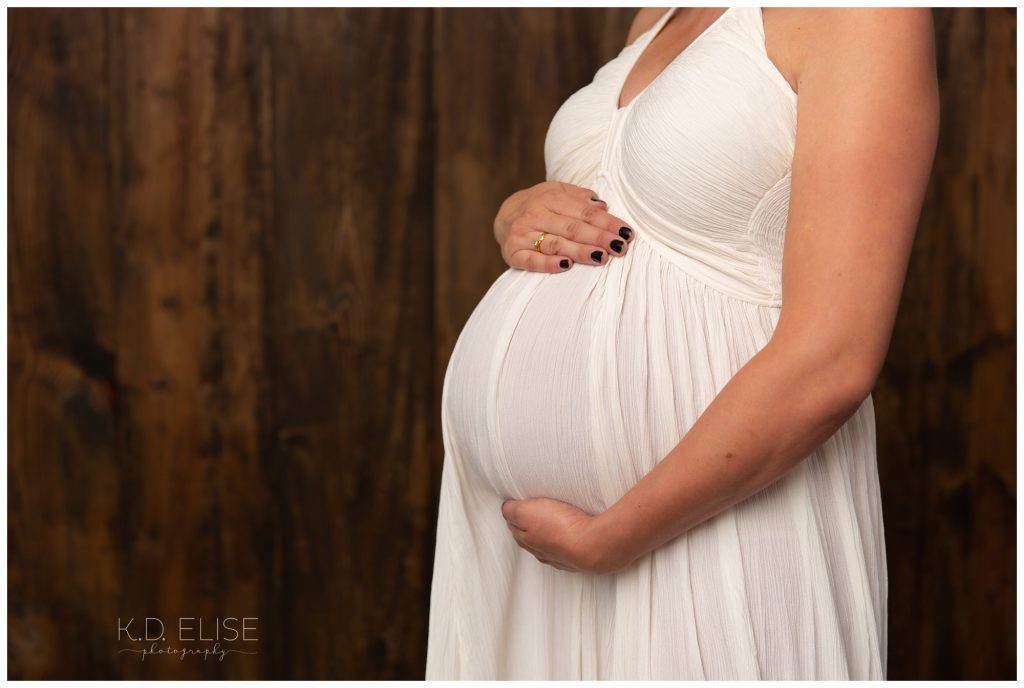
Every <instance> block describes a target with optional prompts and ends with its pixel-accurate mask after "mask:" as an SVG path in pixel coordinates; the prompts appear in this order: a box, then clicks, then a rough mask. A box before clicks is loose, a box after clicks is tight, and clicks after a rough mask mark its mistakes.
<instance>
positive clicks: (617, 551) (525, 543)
mask: <svg viewBox="0 0 1024 688" xmlns="http://www.w3.org/2000/svg"><path fill="white" fill-rule="evenodd" d="M501 515H502V516H504V517H505V521H506V523H507V524H508V529H509V531H511V533H512V537H513V538H515V541H516V542H517V543H518V544H519V546H520V547H522V548H523V549H525V550H526V551H527V552H529V553H531V554H532V555H533V556H535V557H536V558H537V560H538V561H540V562H541V563H542V564H549V565H550V566H554V567H555V568H556V569H561V570H562V571H590V572H592V573H612V572H614V571H618V570H619V569H621V568H624V567H625V566H627V565H628V564H629V563H631V562H632V561H633V560H634V559H635V558H636V557H637V556H639V554H640V553H639V552H637V553H635V555H634V554H632V553H631V552H629V551H627V550H628V546H623V545H621V544H619V543H618V542H616V541H615V540H613V539H612V538H611V537H610V536H609V535H608V532H607V531H608V529H607V528H606V527H605V526H606V525H607V524H606V522H605V521H606V518H605V517H604V515H603V514H602V515H598V516H591V515H590V514H588V513H587V512H585V511H583V510H581V509H578V508H576V507H575V506H573V505H572V504H567V503H566V502H561V501H558V500H557V499H548V498H547V497H539V498H536V499H507V500H505V501H504V502H503V503H502V505H501Z"/></svg>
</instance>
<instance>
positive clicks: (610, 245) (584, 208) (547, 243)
mask: <svg viewBox="0 0 1024 688" xmlns="http://www.w3.org/2000/svg"><path fill="white" fill-rule="evenodd" d="M607 207H608V206H607V204H606V203H605V202H604V201H602V200H601V199H599V198H597V194H596V193H594V191H593V190H591V189H585V188H583V187H580V186H574V185H573V184H565V183H563V182H541V183H540V184H536V185H534V186H531V187H530V188H527V189H522V190H520V191H517V192H515V193H514V194H512V195H511V196H509V197H508V198H506V199H505V201H504V202H503V203H502V204H501V207H500V208H499V209H498V214H497V216H496V217H495V218H494V238H495V239H496V240H497V241H498V244H499V245H500V246H501V257H502V258H504V259H505V262H506V263H508V264H509V265H510V266H511V267H514V268H519V269H522V270H531V271H533V272H565V271H566V270H568V269H569V268H571V267H572V265H573V264H574V263H585V264H588V265H603V264H604V263H606V262H608V256H622V255H625V253H626V251H627V250H628V245H629V242H630V241H631V240H632V239H633V236H634V233H633V230H632V229H631V228H630V227H628V226H627V225H626V223H625V222H623V221H622V220H621V219H620V218H617V217H615V216H614V215H612V214H611V213H609V212H608V210H607ZM541 232H545V233H546V234H545V236H544V240H543V241H541V243H540V251H537V250H536V249H535V248H534V247H533V242H534V241H536V239H537V237H538V236H540V233H541Z"/></svg>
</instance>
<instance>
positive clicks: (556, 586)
mask: <svg viewBox="0 0 1024 688" xmlns="http://www.w3.org/2000/svg"><path fill="white" fill-rule="evenodd" d="M672 11H673V10H670V11H669V12H667V13H666V14H664V15H663V16H662V17H661V18H660V19H659V21H658V22H657V23H656V24H655V25H654V26H653V27H652V28H651V29H650V30H649V31H647V32H646V33H645V34H643V35H642V36H641V37H640V38H638V39H637V40H636V41H634V42H633V43H632V44H630V45H628V46H626V47H625V48H624V49H623V50H622V52H621V53H620V54H619V55H618V56H617V57H616V58H615V59H613V60H612V61H611V62H609V63H607V64H606V65H605V66H603V67H602V68H601V69H600V70H599V71H598V72H597V73H596V75H595V77H594V80H593V82H592V83H591V84H589V85H587V86H586V87H584V88H583V89H581V90H580V91H578V92H577V93H575V94H574V95H572V96H571V97H570V98H569V99H568V100H567V101H566V102H565V104H564V105H563V106H562V108H561V109H560V110H559V111H558V113H557V114H556V115H555V117H554V118H553V120H552V122H551V125H550V128H549V131H548V136H547V139H546V142H545V150H544V154H545V161H546V165H547V176H548V179H551V180H562V181H566V182H571V183H574V184H579V185H581V186H587V187H590V188H594V189H595V190H596V191H597V192H598V193H599V194H600V197H601V198H603V199H604V200H606V201H607V202H608V204H609V211H610V212H612V213H613V214H615V215H617V216H619V217H622V218H623V219H625V220H626V222H627V223H628V224H629V226H630V227H632V228H633V230H634V231H635V232H636V238H635V240H634V241H633V243H632V245H631V247H630V250H629V252H628V254H627V255H626V256H624V257H614V258H610V259H609V261H608V262H607V264H606V265H600V266H588V265H581V264H577V265H575V266H573V267H572V269H570V270H569V271H567V272H564V273H558V274H546V273H535V272H527V271H523V270H518V269H509V270H508V271H506V272H505V273H503V274H502V275H501V276H500V277H499V278H498V279H497V281H496V282H495V283H494V284H493V285H492V286H491V288H490V290H489V291H488V292H487V293H486V295H485V296H484V297H483V299H482V300H481V302H480V303H479V305H478V306H477V307H476V309H475V310H474V311H473V313H472V315H471V316H470V318H469V321H468V322H467V323H466V326H465V328H464V330H463V331H462V333H461V335H460V337H459V339H458V341H457V343H456V346H455V349H454V352H453V354H452V357H451V359H450V361H449V364H448V369H447V373H446V377H445V380H444V390H443V403H442V416H441V421H442V430H443V437H444V448H445V452H446V453H445V458H444V468H443V475H442V481H441V494H440V512H439V517H438V523H437V544H436V551H435V559H434V574H433V582H432V589H431V597H430V623H429V641H428V649H427V666H426V677H427V678H428V679H512V678H520V679H812V678H813V679H882V678H885V669H886V630H887V609H886V606H887V596H888V580H887V575H886V560H885V548H884V538H883V523H882V511H881V501H880V492H879V484H878V471H877V466H876V453H875V425H874V411H873V406H872V402H871V398H870V397H869V398H868V399H867V400H866V401H865V402H864V403H863V404H862V405H861V407H860V409H859V410H858V411H857V413H856V414H855V415H854V416H853V417H852V418H851V419H850V420H849V421H848V422H847V423H846V424H845V425H844V426H843V427H842V428H841V429H840V430H839V431H838V432H836V433H835V434H834V435H833V436H832V437H831V438H830V439H829V440H828V441H827V442H825V443H824V445H822V446H821V448H819V449H818V450H817V451H815V452H814V453H813V454H812V455H810V456H809V457H808V458H807V459H806V460H804V461H803V462H801V463H800V464H799V465H798V466H797V467H796V468H794V469H793V470H791V471H790V472H788V473H787V474H786V475H784V476H783V477H782V478H780V479H779V480H777V481H776V482H775V483H773V484H772V485H770V486H769V487H767V488H766V489H764V490H762V491H760V492H758V493H757V494H755V495H754V496H752V497H750V498H748V499H746V500H744V501H742V502H740V503H739V504H737V505H735V506H734V507H732V508H730V509H728V510H727V511H725V512H722V513H721V514H719V515H717V516H715V517H713V518H711V519H709V520H707V521H705V522H704V523H701V524H699V525H698V526H696V527H694V528H692V529H690V530H689V531H688V532H686V533H684V534H682V535H681V536H679V537H678V538H676V539H674V540H672V541H671V542H669V543H667V544H666V545H664V546H662V547H660V548H659V549H657V550H655V551H653V552H651V553H649V554H647V555H645V556H644V557H642V558H640V559H638V560H637V561H636V562H634V563H633V564H632V565H631V566H629V567H628V568H626V569H624V570H622V571H619V572H616V573H613V574H591V573H575V572H567V571H561V570H558V569H555V568H553V567H550V566H547V565H544V564H541V563H540V562H538V561H537V560H536V559H535V558H534V557H533V556H532V555H531V554H529V553H528V552H526V551H524V550H522V549H521V548H519V547H518V546H517V545H516V543H515V541H514V540H513V538H512V536H511V535H510V534H509V532H508V530H507V529H506V526H505V521H504V519H503V518H502V516H501V503H502V501H503V500H505V499H506V498H509V497H513V498H526V497H552V498H555V499H560V500H564V501H566V502H569V503H572V504H575V505H577V506H579V507H580V508H582V509H585V510H586V511H588V512H590V513H595V514H596V513H599V512H601V511H604V510H605V509H607V508H608V507H609V506H610V505H611V504H613V503H614V502H615V501H616V500H617V499H618V498H619V497H621V496H622V495H623V494H624V493H625V492H627V491H628V490H629V489H630V488H631V487H632V486H633V485H634V484H635V483H636V482H637V481H639V480H640V479H641V478H642V477H643V476H644V475H645V474H647V472H649V471H650V470H651V469H652V468H653V467H654V466H655V465H656V463H657V462H658V461H660V460H661V459H662V458H664V457H665V455H666V454H667V453H668V452H669V451H670V450H671V449H672V448H673V447H674V446H675V445H676V444H677V443H678V442H679V440H680V439H681V438H682V437H683V435H684V434H685V433H686V432H687V430H688V428H689V427H690V426H691V425H692V424H693V423H694V422H695V421H696V419H697V418H698V416H699V415H700V414H701V413H702V411H703V410H704V409H705V408H706V407H707V406H708V405H709V404H710V403H711V401H712V400H713V399H714V397H715V395H716V394H717V393H718V391H719V390H720V389H721V388H722V387H723V386H724V385H725V384H726V382H728V380H729V379H730V378H731V377H732V376H733V375H734V374H735V373H736V371H737V370H739V368H740V367H741V366H742V365H743V364H744V363H745V362H746V361H747V360H749V359H750V358H751V357H752V356H753V355H754V354H755V353H757V351H758V350H759V349H760V348H761V347H763V346H764V345H765V344H766V343H767V342H768V340H769V338H770V337H771V334H772V331H773V329H774V327H775V325H776V323H777V319H778V315H779V308H780V306H781V281H780V275H781V264H782V242H783V237H784V233H785V224H786V217H787V212H788V203H789V181H790V170H791V161H792V157H793V150H794V138H795V131H796V106H797V97H796V94H795V93H793V91H792V89H791V88H790V87H789V84H788V83H787V82H786V80H785V79H784V78H783V77H782V75H781V74H780V73H779V72H778V71H777V69H776V68H775V66H774V63H772V62H771V60H769V59H768V57H767V54H766V52H765V43H764V25H763V20H762V15H761V10H760V8H758V7H733V8H730V9H729V10H728V11H726V12H725V14H723V15H721V16H720V17H719V18H718V19H717V20H716V21H715V22H714V23H713V24H712V25H711V26H709V27H708V29H706V30H705V31H704V32H703V33H701V34H700V35H699V37H698V38H697V39H696V40H695V41H693V42H692V43H691V44H690V46H689V47H687V48H686V49H685V50H684V51H683V52H682V53H681V54H680V55H679V56H678V57H677V58H676V59H675V60H674V61H673V62H672V63H671V64H670V65H669V66H668V68H666V70H665V71H663V72H662V73H661V74H660V75H659V76H658V77H657V78H656V79H655V80H654V81H653V82H651V84H650V85H649V86H648V87H647V88H646V89H644V90H643V91H641V92H640V94H639V95H637V96H636V97H635V98H634V99H632V100H631V101H630V102H629V103H628V104H627V105H626V106H625V107H624V108H621V109H619V108H617V101H618V96H619V92H620V89H621V86H622V82H623V81H624V79H625V77H626V75H627V73H628V72H629V70H630V69H631V68H632V66H633V63H634V62H635V60H636V59H637V58H638V56H639V54H640V52H641V51H642V50H643V49H644V48H645V47H646V45H647V43H648V42H649V41H650V40H651V39H652V38H653V36H654V35H655V34H656V33H657V32H658V31H659V30H660V29H661V27H662V26H663V25H664V24H665V22H667V20H668V18H669V17H670V16H671V12H672Z"/></svg>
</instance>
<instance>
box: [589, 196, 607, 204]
mask: <svg viewBox="0 0 1024 688" xmlns="http://www.w3.org/2000/svg"><path fill="white" fill-rule="evenodd" d="M590 200H592V201H596V202H597V203H604V201H602V200H601V199H600V198H598V197H597V196H591V197H590Z"/></svg>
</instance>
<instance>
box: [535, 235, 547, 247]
mask: <svg viewBox="0 0 1024 688" xmlns="http://www.w3.org/2000/svg"><path fill="white" fill-rule="evenodd" d="M545 234H547V232H541V233H540V236H538V237H537V238H536V239H534V240H533V250H534V251H540V242H542V241H544V235H545Z"/></svg>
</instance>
